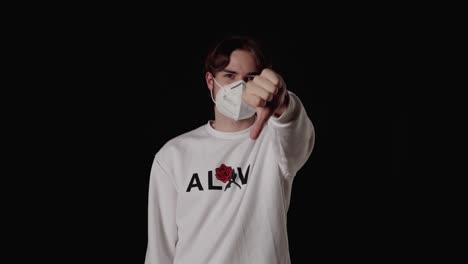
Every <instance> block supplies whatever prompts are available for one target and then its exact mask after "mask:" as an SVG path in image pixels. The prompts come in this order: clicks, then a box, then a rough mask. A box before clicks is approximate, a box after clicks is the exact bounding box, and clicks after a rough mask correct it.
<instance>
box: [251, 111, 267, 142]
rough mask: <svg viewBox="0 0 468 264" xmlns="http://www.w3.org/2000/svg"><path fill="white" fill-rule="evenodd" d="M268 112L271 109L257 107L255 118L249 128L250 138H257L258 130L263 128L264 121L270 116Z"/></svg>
mask: <svg viewBox="0 0 468 264" xmlns="http://www.w3.org/2000/svg"><path fill="white" fill-rule="evenodd" d="M270 112H271V109H269V108H263V107H259V108H257V119H256V120H255V123H254V124H253V126H252V128H251V129H250V138H252V139H254V140H255V139H257V138H258V136H259V135H260V132H261V131H262V129H263V126H264V125H265V123H266V122H267V121H268V118H269V117H270Z"/></svg>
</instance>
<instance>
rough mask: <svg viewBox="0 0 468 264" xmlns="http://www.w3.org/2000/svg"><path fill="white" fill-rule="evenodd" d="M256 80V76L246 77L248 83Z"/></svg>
mask: <svg viewBox="0 0 468 264" xmlns="http://www.w3.org/2000/svg"><path fill="white" fill-rule="evenodd" d="M254 78H255V76H254V75H252V76H247V77H245V81H246V82H248V81H252V80H253V79H254Z"/></svg>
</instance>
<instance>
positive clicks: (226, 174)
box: [216, 164, 233, 183]
mask: <svg viewBox="0 0 468 264" xmlns="http://www.w3.org/2000/svg"><path fill="white" fill-rule="evenodd" d="M232 172H233V170H232V168H231V167H229V166H226V165H224V164H221V166H220V167H219V168H216V179H218V180H220V181H222V182H224V183H226V182H227V181H229V180H230V179H231V177H232Z"/></svg>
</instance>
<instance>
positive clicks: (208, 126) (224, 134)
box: [205, 120, 252, 139]
mask: <svg viewBox="0 0 468 264" xmlns="http://www.w3.org/2000/svg"><path fill="white" fill-rule="evenodd" d="M211 123H213V120H209V121H208V123H207V124H206V125H205V128H206V131H207V132H208V133H209V134H210V135H212V136H215V137H218V138H223V139H238V138H243V137H246V136H247V135H248V134H249V131H250V128H251V127H252V126H250V127H248V128H246V129H244V130H240V131H236V132H223V131H219V130H216V129H214V128H213V127H212V125H211Z"/></svg>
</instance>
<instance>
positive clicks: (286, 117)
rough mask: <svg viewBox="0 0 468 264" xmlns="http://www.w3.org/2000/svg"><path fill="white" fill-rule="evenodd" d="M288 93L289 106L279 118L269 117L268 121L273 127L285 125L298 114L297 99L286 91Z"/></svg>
mask: <svg viewBox="0 0 468 264" xmlns="http://www.w3.org/2000/svg"><path fill="white" fill-rule="evenodd" d="M288 93H289V104H288V107H287V108H286V110H285V111H284V112H283V113H282V114H281V115H280V116H279V117H275V116H274V115H272V116H271V117H270V121H271V122H272V123H273V124H275V125H282V124H286V123H289V122H291V121H293V120H294V119H296V115H297V114H298V113H297V111H296V108H297V107H296V106H297V100H298V98H297V96H296V95H295V94H294V93H293V92H290V91H288Z"/></svg>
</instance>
